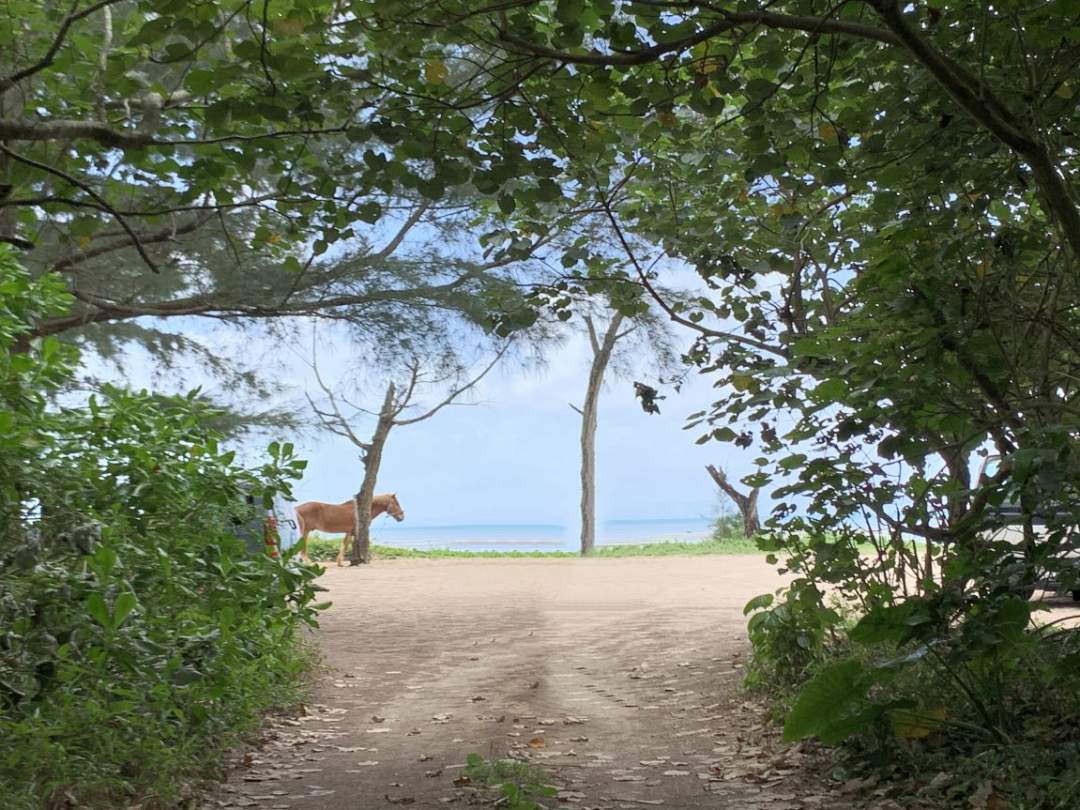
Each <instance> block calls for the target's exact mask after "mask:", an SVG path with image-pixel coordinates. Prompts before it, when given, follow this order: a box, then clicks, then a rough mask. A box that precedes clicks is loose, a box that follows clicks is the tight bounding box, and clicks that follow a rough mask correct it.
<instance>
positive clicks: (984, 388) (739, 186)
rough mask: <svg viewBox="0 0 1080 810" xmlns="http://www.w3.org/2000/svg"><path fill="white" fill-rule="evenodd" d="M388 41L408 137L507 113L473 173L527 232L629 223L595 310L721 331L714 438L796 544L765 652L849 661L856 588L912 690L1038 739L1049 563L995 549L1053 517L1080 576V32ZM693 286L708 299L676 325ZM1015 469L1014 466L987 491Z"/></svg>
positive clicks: (1011, 29) (530, 30)
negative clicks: (1008, 520) (625, 304)
mask: <svg viewBox="0 0 1080 810" xmlns="http://www.w3.org/2000/svg"><path fill="white" fill-rule="evenodd" d="M356 8H358V7H354V9H356ZM357 13H358V16H360V17H362V18H363V19H365V20H367V21H368V22H369V24H370V30H371V33H370V34H369V35H368V38H367V39H366V41H367V42H369V43H371V45H372V47H374V48H376V49H378V50H379V52H380V55H381V57H382V60H381V61H380V63H379V65H378V67H377V68H369V73H370V75H373V76H374V75H377V76H378V79H377V81H378V82H379V83H380V84H381V85H382V86H385V87H389V88H392V89H393V90H394V91H395V93H396V94H397V96H398V101H397V103H396V106H393V108H392V109H391V108H384V109H385V112H384V115H385V116H386V118H387V119H388V120H390V121H392V122H393V124H394V125H395V126H398V127H401V128H402V130H403V132H419V131H421V130H420V129H419V127H421V126H422V125H421V124H420V121H421V120H422V119H424V116H425V115H426V116H427V117H426V119H424V120H426V121H428V122H429V126H430V127H432V128H433V129H436V131H437V128H438V126H439V125H440V124H442V123H443V122H445V121H448V120H452V118H453V116H454V115H456V114H459V112H460V111H461V110H471V111H476V112H474V113H473V119H472V124H471V126H470V128H469V130H468V132H469V135H468V140H467V142H466V144H462V148H463V149H465V148H467V149H469V150H478V151H481V152H482V153H487V154H490V155H497V156H499V157H498V159H497V160H495V161H493V163H492V165H491V166H490V167H489V168H488V169H487V171H486V177H485V179H486V180H488V181H489V183H490V185H489V186H487V187H488V188H490V189H491V193H492V194H497V195H498V198H499V202H500V205H501V210H503V211H504V212H505V213H506V215H507V217H508V219H509V221H510V223H511V229H515V228H516V229H518V232H519V234H526V233H530V232H533V231H534V230H535V229H536V228H537V224H536V223H538V222H539V223H543V225H542V226H541V227H551V228H558V227H562V226H564V225H565V224H567V223H568V222H570V221H572V220H573V218H574V217H575V216H576V215H578V214H579V213H580V212H582V211H585V210H590V211H592V212H593V213H596V214H598V215H600V216H603V217H605V218H606V219H607V220H608V221H609V223H610V225H611V227H612V229H613V230H614V231H615V233H616V236H617V239H618V241H619V242H621V246H622V248H623V253H624V260H623V262H622V263H621V266H617V265H615V263H614V262H613V259H612V256H611V255H610V253H609V252H607V251H606V250H603V249H599V250H598V249H594V248H593V246H592V245H590V244H588V243H571V244H569V245H568V246H567V249H566V250H565V252H564V258H563V265H564V267H565V268H566V269H567V274H568V275H576V276H577V277H578V278H577V279H575V280H570V279H568V280H567V282H566V283H568V284H570V285H571V286H572V285H573V284H574V283H580V284H583V285H598V284H602V283H603V282H604V280H605V279H608V278H610V277H611V275H612V274H613V271H626V272H628V273H629V274H630V276H631V277H632V278H634V279H635V280H636V281H637V282H638V283H639V284H640V285H641V287H642V288H643V289H644V290H645V292H646V293H647V294H648V295H649V296H650V297H652V299H653V301H654V302H655V303H656V305H657V306H660V307H661V308H663V309H665V311H666V312H667V314H668V315H669V316H670V317H671V318H672V319H673V320H675V321H676V322H678V323H681V324H683V325H685V326H687V327H688V328H691V329H696V330H697V331H698V333H699V335H700V339H699V340H698V342H697V344H696V345H695V346H694V347H693V349H692V350H691V351H690V352H689V353H688V359H689V360H690V361H691V362H692V363H694V364H696V365H697V366H698V367H699V368H700V369H701V370H702V371H703V372H705V373H708V374H714V375H716V376H717V382H718V384H719V388H720V394H719V399H718V401H717V402H716V403H714V404H713V405H712V406H711V407H710V408H707V409H706V410H705V411H703V412H702V413H700V414H699V415H698V416H697V417H696V420H695V424H696V425H699V426H702V427H705V428H706V430H707V433H706V434H705V436H704V438H705V439H706V440H708V439H714V440H719V441H729V442H733V443H735V444H736V445H737V446H740V447H750V446H752V445H755V444H756V445H758V446H759V447H761V449H762V450H763V455H762V460H761V470H760V473H759V474H756V475H754V476H750V477H749V478H748V479H745V483H747V484H748V485H750V486H751V487H758V486H767V485H769V484H774V485H779V488H778V489H777V490H776V491H775V493H774V494H775V495H777V496H778V497H779V498H780V499H782V503H781V505H780V507H779V510H778V512H777V513H776V515H775V516H774V517H775V522H774V526H773V530H772V532H771V534H770V539H769V540H768V541H767V542H768V543H769V544H770V545H771V550H774V551H780V550H783V551H785V552H787V556H788V557H789V558H790V559H789V561H788V563H787V566H786V567H788V568H789V569H790V570H791V571H793V572H794V574H795V577H794V580H793V582H792V586H791V589H790V591H788V593H787V594H786V596H785V598H784V599H783V600H782V601H781V602H780V603H779V604H777V605H776V606H775V607H773V608H772V611H771V614H770V615H772V616H773V618H775V619H777V621H776V622H775V626H776V627H780V625H783V627H782V629H781V630H778V631H777V632H776V633H775V634H772V635H770V633H771V632H772V631H768V630H767V628H768V627H769V626H770V622H769V620H768V619H767V618H762V619H760V620H757V622H756V624H755V628H757V629H759V630H761V633H760V634H759V635H755V639H760V640H762V643H765V644H767V643H769V639H770V638H773V639H779V640H788V641H790V640H800V641H799V643H805V644H807V645H808V646H813V645H816V644H819V643H822V642H824V641H826V640H831V639H834V638H835V637H836V634H837V632H838V630H839V627H840V617H839V616H838V615H837V614H836V613H835V612H832V611H830V610H829V609H828V608H827V607H826V606H825V605H824V598H825V593H826V590H827V588H829V587H836V588H838V589H839V594H840V595H841V596H843V597H847V598H850V599H851V600H853V601H854V603H855V604H857V605H859V606H861V607H862V608H863V609H865V610H866V611H867V615H868V616H870V617H873V618H872V619H868V621H871V622H879V623H881V624H886V625H888V626H889V627H894V626H895V627H898V628H899V627H901V626H903V627H906V628H908V629H907V630H904V631H898V632H897V633H896V634H892V631H891V630H890V634H887V635H888V638H889V640H890V642H891V643H894V644H896V643H899V644H901V645H915V647H916V649H915V650H914V651H913V652H911V654H912V655H914V656H915V657H913V658H903V657H902V658H901V659H900V663H897V664H895V665H894V666H892V667H889V668H887V669H888V671H890V672H892V671H895V670H896V669H898V668H901V667H906V666H911V665H919V666H923V665H927V666H939V663H940V662H938V655H939V653H940V650H941V649H942V648H943V647H947V648H948V651H949V654H948V655H947V656H946V655H944V654H941V658H942V660H943V661H944V662H945V663H944V664H940V669H938V672H940V673H941V677H942V680H941V681H940V683H941V684H949V686H948V688H950V689H954V690H956V697H957V703H958V704H959V705H963V706H966V707H967V708H968V710H969V714H968V715H965V716H967V717H968V718H969V719H970V721H971V722H972V724H973V725H975V726H978V727H980V728H982V729H984V730H987V731H988V732H989V733H990V734H991V736H993V737H995V738H996V739H999V740H1001V739H1005V738H1006V737H1007V736H1008V735H1009V733H1010V729H1014V728H1015V727H1016V726H1017V724H1018V723H1019V722H1020V717H1021V716H1022V715H1021V713H1020V712H1018V711H1014V710H1015V708H1016V707H1017V706H1019V705H1022V701H1020V700H1012V699H1009V698H1008V697H1006V693H1009V694H1011V695H1013V696H1014V697H1015V694H1016V693H1015V691H1014V692H1011V693H1010V692H1009V689H1010V688H1015V689H1020V685H1021V683H1022V678H1020V677H1019V675H1018V674H1017V672H1018V670H1017V669H1016V667H1017V666H1018V663H1017V662H1018V661H1020V660H1022V658H1023V656H1022V655H1021V654H1020V653H1019V652H1018V651H1019V650H1020V649H1021V648H1022V647H1023V644H1022V643H1021V640H1022V639H1021V637H1024V638H1026V636H1025V634H1024V632H1023V628H1024V624H1025V622H1024V621H1022V619H1023V618H1025V617H1026V609H1024V608H1023V605H1022V603H1018V602H1017V601H1016V600H1015V599H1013V598H1012V597H1011V596H1009V595H1008V594H1007V593H1005V592H1007V591H1008V587H1009V583H1010V581H1011V574H1009V573H1008V569H1009V568H1011V567H1013V564H1014V561H1015V560H1016V556H1017V555H1016V551H1017V550H1016V549H1013V548H1010V547H1008V545H1007V544H1003V543H997V542H993V541H992V540H990V539H988V535H989V529H991V528H993V526H994V525H995V521H996V520H997V517H996V515H995V509H994V507H995V506H996V505H1000V504H1001V503H1003V502H1005V501H1015V502H1016V503H1018V504H1019V506H1020V509H1021V511H1022V513H1023V514H1024V515H1026V516H1027V518H1028V519H1029V520H1032V519H1034V518H1035V517H1036V516H1039V515H1042V516H1045V517H1048V518H1049V521H1050V529H1049V531H1048V532H1047V533H1045V534H1043V535H1042V536H1041V537H1039V538H1038V539H1037V540H1036V541H1034V542H1029V543H1028V544H1027V547H1026V548H1024V549H1023V555H1022V559H1021V561H1020V564H1021V565H1022V566H1024V567H1031V566H1034V567H1036V568H1041V569H1049V570H1050V571H1051V573H1052V574H1054V575H1056V578H1058V579H1059V580H1063V581H1065V582H1066V584H1068V583H1069V582H1070V581H1075V576H1076V572H1075V569H1074V568H1073V567H1071V565H1069V564H1067V563H1063V562H1062V558H1061V557H1060V551H1061V549H1062V547H1063V545H1064V544H1065V543H1066V540H1067V526H1068V525H1070V524H1075V522H1076V520H1077V517H1078V515H1077V512H1078V506H1077V504H1078V503H1080V497H1078V492H1077V487H1078V484H1080V474H1078V468H1077V466H1076V452H1075V449H1076V446H1077V438H1078V437H1077V430H1078V417H1080V412H1078V410H1077V405H1078V403H1080V398H1078V397H1077V380H1078V379H1080V368H1078V366H1077V357H1078V356H1077V346H1078V345H1080V340H1078V338H1080V323H1078V322H1077V319H1076V312H1077V309H1076V301H1077V298H1078V295H1077V293H1078V290H1077V286H1076V285H1077V278H1078V273H1077V270H1078V262H1080V189H1078V179H1080V176H1078V173H1080V163H1078V162H1077V157H1076V156H1077V155H1078V154H1080V141H1078V138H1080V135H1078V132H1080V129H1078V123H1080V121H1078V115H1080V111H1078V106H1077V104H1076V94H1077V92H1078V91H1080V87H1077V84H1076V78H1075V74H1076V64H1077V60H1078V58H1080V9H1078V8H1077V7H1076V4H1075V3H1074V2H1072V0H1049V1H1048V2H1016V3H1009V4H1001V5H988V4H984V3H974V2H968V1H965V0H955V1H953V0H946V1H945V2H942V3H936V4H934V5H933V6H928V5H925V4H903V3H898V2H895V0H865V2H855V1H852V2H840V3H834V4H825V3H817V2H809V1H808V0H790V1H787V0H781V2H776V3H768V4H764V3H757V2H752V0H747V1H746V2H737V3H723V4H717V3H693V2H675V1H674V0H670V1H669V0H639V2H618V1H617V0H551V1H550V2H543V1H540V0H538V1H537V2H521V3H509V4H499V5H491V6H483V7H479V8H478V7H477V6H476V5H475V4H471V3H465V2H459V3H452V2H451V3H441V4H439V5H437V6H425V7H422V8H414V7H412V6H408V7H407V6H406V5H404V4H393V3H392V4H389V5H388V4H384V3H370V4H367V5H366V6H364V7H363V10H362V11H358V12H357ZM409 65H412V66H414V69H413V70H412V71H411V72H410V71H409V69H408V67H407V66H409ZM419 65H424V66H425V69H424V70H420V69H416V68H417V66H419ZM440 113H444V114H445V116H446V117H445V118H443V117H440ZM432 134H434V133H432V132H430V131H429V132H425V133H424V137H427V138H430V137H431V136H432ZM403 137H405V138H407V139H408V137H409V136H403ZM444 154H445V153H444ZM504 167H505V168H504ZM475 175H479V176H484V175H485V172H483V171H479V172H476V173H475ZM665 256H666V257H675V258H678V259H682V260H684V261H685V262H687V263H689V264H690V265H692V266H693V267H694V268H695V269H696V270H697V272H698V273H699V274H700V276H701V277H702V281H703V283H704V284H705V285H706V287H707V289H708V292H707V294H703V295H701V296H699V297H698V298H697V299H696V300H693V301H691V302H673V301H668V300H667V299H666V297H665V296H664V295H663V293H662V292H661V291H660V290H659V289H658V287H657V284H658V283H659V282H660V281H661V280H662V278H663V272H664V270H663V268H664V267H665V265H664V264H663V263H661V262H660V259H661V258H663V257H665ZM558 292H560V288H559V287H558V286H557V285H556V287H555V293H558ZM551 300H553V301H554V303H555V304H556V305H557V306H558V305H559V303H560V301H559V299H558V297H557V295H552V296H551ZM988 450H992V451H994V452H995V453H996V454H998V455H1000V456H1001V457H1002V461H1001V463H1000V464H999V465H998V468H997V470H996V471H994V472H992V473H990V474H987V475H985V476H982V477H980V476H977V475H976V474H975V473H974V466H975V460H976V459H975V458H974V456H975V454H977V453H980V452H986V451H988ZM913 538H917V539H918V543H915V542H913ZM860 543H868V544H870V545H871V547H872V548H873V552H872V553H871V554H870V555H869V556H868V557H867V556H863V554H862V552H861V551H860ZM905 599H907V600H908V601H907V602H904V600H905ZM902 602H903V603H904V604H899V603H902ZM908 602H910V604H908ZM1018 604H1019V605H1020V607H1018V606H1017V605H1018ZM905 605H906V606H905ZM781 608H782V609H783V610H782V612H780V613H778V612H777V611H780V609H781ZM893 610H896V611H909V610H910V611H913V613H912V614H911V615H907V616H906V618H904V615H901V614H897V613H890V612H889V611H893ZM1021 612H1023V613H1024V616H1021ZM762 615H763V616H765V615H766V614H762ZM781 619H782V621H781ZM907 621H910V623H907V624H905V622H907ZM865 638H875V639H878V638H881V637H879V636H878V635H875V634H873V633H868V634H867V635H866V636H865ZM1014 641H1015V642H1016V643H1015V644H1013V642H1014ZM875 643H880V642H875ZM920 645H921V646H920ZM916 653H917V654H916ZM1047 654H1049V653H1047ZM1054 655H1056V653H1054ZM812 658H813V656H812V655H808V656H805V657H804V660H803V661H802V662H795V666H793V667H792V671H797V672H798V673H799V674H800V675H804V674H805V673H806V671H807V670H806V666H805V664H806V662H807V660H812ZM1055 667H1056V664H1055ZM856 669H857V668H848V669H845V670H843V671H842V674H843V675H844V677H843V678H833V683H841V684H843V683H857V684H858V686H859V690H856V691H858V692H859V694H862V692H861V691H860V690H862V689H863V687H865V688H866V689H869V687H870V686H871V685H873V683H874V682H875V681H874V678H873V677H863V675H862V674H860V673H858V672H856ZM834 674H835V673H834ZM953 675H956V676H957V677H955V678H954V677H952V676H953ZM875 677H876V676H875ZM972 683H974V684H976V685H977V686H976V687H972V686H971V684H972ZM960 684H963V686H961V685H960ZM819 694H820V692H819ZM853 694H854V692H853ZM826 702H827V701H826ZM845 708H851V709H852V712H851V714H850V716H848V717H846V718H841V719H844V720H859V721H860V722H862V723H866V722H872V721H874V720H875V718H876V719H881V717H882V716H883V715H882V714H881V713H880V712H878V713H876V714H875V713H874V712H868V713H867V712H863V711H862V709H863V708H865V707H864V706H863V705H861V704H859V705H854V704H852V705H846V706H845ZM893 708H894V709H896V711H900V710H901V709H900V707H893ZM907 710H908V711H910V707H909V709H907ZM1010 711H1013V714H1011V715H1009V714H1008V713H1009V712H1010ZM1002 712H1003V713H1004V714H1005V715H1008V716H1004V715H1003V714H1001V713H1002ZM834 719H835V718H834ZM964 722H967V721H964ZM857 727H859V723H854V722H844V723H839V724H837V726H836V727H834V728H831V729H830V731H829V736H830V738H837V735H839V736H843V734H841V733H840V732H841V731H842V732H844V733H849V732H850V731H851V730H852V729H855V728H857Z"/></svg>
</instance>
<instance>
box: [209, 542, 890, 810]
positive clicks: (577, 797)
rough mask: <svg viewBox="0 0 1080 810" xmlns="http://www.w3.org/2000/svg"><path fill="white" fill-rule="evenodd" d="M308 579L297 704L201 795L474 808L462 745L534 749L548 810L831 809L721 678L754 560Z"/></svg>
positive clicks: (831, 798)
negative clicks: (321, 601)
mask: <svg viewBox="0 0 1080 810" xmlns="http://www.w3.org/2000/svg"><path fill="white" fill-rule="evenodd" d="M322 582H323V584H324V585H325V586H326V587H328V588H329V589H330V593H329V594H328V598H330V599H332V600H333V601H334V606H333V607H332V608H331V609H330V610H328V611H327V612H326V613H325V614H324V616H323V620H322V630H321V633H320V636H321V644H322V649H323V654H324V656H325V660H326V665H327V669H326V671H325V673H324V674H323V675H322V676H321V677H320V678H319V680H318V683H317V685H316V688H315V693H314V696H313V705H312V706H311V708H310V709H309V714H308V715H307V716H304V717H300V718H298V719H297V720H291V721H290V720H284V721H279V723H278V724H277V725H276V726H274V727H273V728H272V729H271V730H270V732H269V734H268V736H267V739H266V740H265V741H264V744H263V746H262V748H261V749H260V750H256V751H252V752H249V753H248V754H247V755H246V757H245V759H244V761H243V763H242V766H241V767H239V768H237V769H236V770H234V771H233V772H232V774H231V776H230V778H229V781H228V782H227V783H226V784H225V785H224V786H223V787H222V789H221V792H219V793H217V794H216V797H211V798H208V799H206V801H205V804H204V806H205V807H206V808H211V807H221V806H225V807H236V806H243V807H259V808H267V809H268V810H295V809H297V808H304V809H317V810H324V809H325V810H376V809H377V808H392V807H395V806H397V805H403V804H409V805H412V806H414V807H423V808H437V807H444V806H447V805H454V804H461V805H471V804H483V803H486V802H487V800H488V799H489V798H490V796H488V795H487V794H484V793H482V792H479V791H477V790H476V788H475V787H471V786H460V785H455V784H454V782H453V780H454V778H455V777H458V776H460V774H461V766H462V765H463V763H464V762H465V757H466V755H467V754H469V753H470V752H477V753H480V754H483V755H484V756H487V757H504V756H506V755H507V754H509V755H511V756H516V757H519V758H529V759H530V760H531V761H533V762H535V763H537V764H539V765H541V766H542V767H543V768H544V769H545V770H546V771H547V773H548V774H549V776H550V777H551V780H552V781H553V782H554V783H556V784H557V785H558V786H559V787H560V788H561V789H562V791H563V792H562V793H561V794H560V798H559V800H557V801H551V802H550V806H551V807H556V806H563V807H577V808H605V809H606V808H638V809H639V810H640V808H643V807H649V806H663V807H665V808H691V807H693V808H740V809H742V808H745V809H746V810H756V809H757V808H765V807H767V808H769V809H770V810H791V809H794V808H818V807H829V808H840V807H848V806H850V805H849V804H848V803H847V802H846V801H844V800H843V799H841V797H839V796H837V795H834V794H832V793H831V792H830V789H829V788H828V787H825V786H822V785H821V783H820V782H819V781H817V780H816V779H815V778H812V777H811V776H810V772H809V771H807V770H805V769H800V768H799V764H800V761H805V756H804V755H803V754H802V753H801V752H800V750H799V749H785V748H784V747H783V746H782V745H780V744H779V743H778V741H777V740H776V737H775V732H772V731H770V730H769V729H766V728H763V727H762V718H761V712H760V710H759V709H758V708H757V707H755V706H754V705H753V704H749V703H747V702H746V700H745V698H744V696H743V695H742V694H740V692H739V690H738V688H737V687H738V683H739V680H740V678H741V661H742V660H743V659H744V658H745V656H746V655H747V653H748V646H747V642H746V638H745V618H744V617H743V615H742V607H743V605H744V604H745V603H746V601H747V600H748V599H749V598H750V597H752V596H754V595H756V594H758V593H762V592H765V591H769V590H771V589H773V588H774V587H776V586H777V585H778V584H779V580H778V579H777V577H776V575H775V574H774V573H772V571H771V570H770V569H769V568H768V567H767V566H766V565H765V564H764V563H763V562H762V560H761V558H760V557H729V556H715V557H670V558H628V559H595V560H570V559H564V560H544V559H521V560H511V559H494V560H395V561H379V562H376V563H375V564H374V565H372V566H369V567H364V568H359V569H357V568H346V569H337V568H331V569H330V570H328V571H327V573H326V575H325V576H324V577H323V579H322ZM530 741H532V744H531V745H530ZM541 741H542V745H541ZM859 806H864V807H880V808H888V807H893V808H895V807H898V805H896V804H895V803H893V802H890V801H888V800H884V799H882V800H881V801H880V803H876V802H875V800H874V799H870V801H868V802H866V803H860V805H859Z"/></svg>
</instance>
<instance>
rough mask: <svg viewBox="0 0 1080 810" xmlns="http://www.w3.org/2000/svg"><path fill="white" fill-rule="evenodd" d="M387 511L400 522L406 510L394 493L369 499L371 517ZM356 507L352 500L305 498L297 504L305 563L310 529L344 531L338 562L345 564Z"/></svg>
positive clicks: (332, 531) (308, 558)
mask: <svg viewBox="0 0 1080 810" xmlns="http://www.w3.org/2000/svg"><path fill="white" fill-rule="evenodd" d="M383 512H388V513H389V514H390V517H392V518H393V519H394V520H396V521H398V522H399V523H400V522H401V521H403V520H404V519H405V510H404V509H402V508H401V504H400V503H398V499H397V494H396V493H390V494H389V495H376V496H375V497H374V498H372V499H371V519H372V520H374V519H375V518H376V517H378V516H379V515H381V514H382V513H383ZM354 515H355V507H354V505H353V502H352V501H351V500H349V501H345V503H322V502H321V501H305V502H304V503H302V504H300V505H299V506H297V507H296V523H297V526H298V527H299V529H300V556H301V557H303V559H304V562H306V563H310V562H311V558H310V557H308V553H307V537H308V533H309V532H311V531H320V532H328V533H330V534H339V533H341V532H344V533H345V536H344V537H343V538H341V548H340V549H338V555H337V564H338V566H339V567H340V566H343V565H344V564H345V549H346V547H347V546H348V544H349V540H350V539H351V538H352V533H353V517H354Z"/></svg>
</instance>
